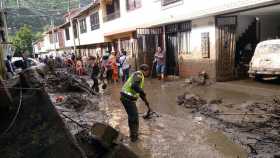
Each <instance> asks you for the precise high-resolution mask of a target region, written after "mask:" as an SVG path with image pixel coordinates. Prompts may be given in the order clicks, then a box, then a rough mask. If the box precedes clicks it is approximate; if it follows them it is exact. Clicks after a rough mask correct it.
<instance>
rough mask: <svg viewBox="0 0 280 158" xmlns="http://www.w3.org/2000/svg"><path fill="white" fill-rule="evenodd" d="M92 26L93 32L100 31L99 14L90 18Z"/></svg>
mask: <svg viewBox="0 0 280 158" xmlns="http://www.w3.org/2000/svg"><path fill="white" fill-rule="evenodd" d="M90 26H91V30H96V29H99V14H98V12H96V13H94V14H92V15H91V16H90Z"/></svg>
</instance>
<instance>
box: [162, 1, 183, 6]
mask: <svg viewBox="0 0 280 158" xmlns="http://www.w3.org/2000/svg"><path fill="white" fill-rule="evenodd" d="M179 1H182V0H162V1H161V4H162V6H167V5H169V4H172V3H176V2H179Z"/></svg>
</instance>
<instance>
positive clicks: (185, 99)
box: [177, 92, 207, 108]
mask: <svg viewBox="0 0 280 158" xmlns="http://www.w3.org/2000/svg"><path fill="white" fill-rule="evenodd" d="M177 104H178V105H181V106H184V107H185V108H200V107H201V106H203V105H205V104H207V101H205V100H203V99H202V98H201V97H200V96H198V95H195V94H191V93H189V92H185V93H184V94H183V95H181V96H178V97H177Z"/></svg>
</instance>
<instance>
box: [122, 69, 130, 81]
mask: <svg viewBox="0 0 280 158" xmlns="http://www.w3.org/2000/svg"><path fill="white" fill-rule="evenodd" d="M122 71H123V76H122V81H123V82H125V81H127V80H128V77H129V68H128V69H123V70H122Z"/></svg>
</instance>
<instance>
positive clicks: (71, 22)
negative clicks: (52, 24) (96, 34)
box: [68, 0, 76, 54]
mask: <svg viewBox="0 0 280 158" xmlns="http://www.w3.org/2000/svg"><path fill="white" fill-rule="evenodd" d="M68 21H69V22H70V28H72V31H71V32H72V36H73V44H74V54H76V42H75V37H74V36H75V35H74V28H73V21H72V18H71V13H70V0H68ZM69 31H70V29H69Z"/></svg>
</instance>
